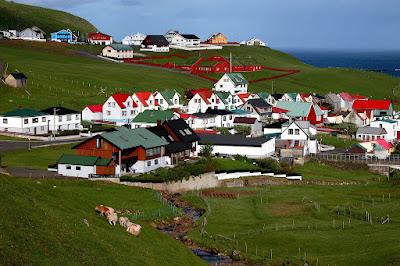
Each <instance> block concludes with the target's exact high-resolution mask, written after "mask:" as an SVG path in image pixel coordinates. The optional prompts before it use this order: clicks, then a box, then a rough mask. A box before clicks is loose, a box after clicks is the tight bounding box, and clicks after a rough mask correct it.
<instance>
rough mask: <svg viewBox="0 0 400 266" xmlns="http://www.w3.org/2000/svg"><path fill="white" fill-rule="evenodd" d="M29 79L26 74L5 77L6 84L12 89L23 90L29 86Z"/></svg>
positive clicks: (12, 74)
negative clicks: (22, 88)
mask: <svg viewBox="0 0 400 266" xmlns="http://www.w3.org/2000/svg"><path fill="white" fill-rule="evenodd" d="M27 81H28V78H27V77H26V76H25V74H24V73H20V72H19V73H11V74H9V75H8V76H6V77H4V82H5V84H7V85H8V86H10V87H13V88H21V87H25V86H26V85H27Z"/></svg>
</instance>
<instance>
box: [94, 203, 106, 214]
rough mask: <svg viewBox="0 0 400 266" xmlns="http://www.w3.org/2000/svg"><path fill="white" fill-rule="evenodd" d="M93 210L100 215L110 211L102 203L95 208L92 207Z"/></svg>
mask: <svg viewBox="0 0 400 266" xmlns="http://www.w3.org/2000/svg"><path fill="white" fill-rule="evenodd" d="M94 210H95V211H96V212H97V213H99V214H100V215H102V216H106V213H107V212H109V211H110V209H109V208H107V207H106V206H104V205H102V204H101V205H97V206H96V208H94Z"/></svg>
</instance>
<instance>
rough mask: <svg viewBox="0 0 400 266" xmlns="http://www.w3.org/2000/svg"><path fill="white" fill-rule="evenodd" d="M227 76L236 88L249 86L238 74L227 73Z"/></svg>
mask: <svg viewBox="0 0 400 266" xmlns="http://www.w3.org/2000/svg"><path fill="white" fill-rule="evenodd" d="M227 75H228V77H229V78H230V79H231V80H232V81H233V83H235V85H236V86H237V85H247V84H249V82H248V81H247V80H246V79H245V78H244V77H243V75H242V74H240V73H227Z"/></svg>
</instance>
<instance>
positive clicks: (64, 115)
mask: <svg viewBox="0 0 400 266" xmlns="http://www.w3.org/2000/svg"><path fill="white" fill-rule="evenodd" d="M41 112H43V113H46V114H48V115H49V116H48V120H47V122H48V127H49V130H50V131H53V132H57V131H66V130H80V129H81V128H82V125H81V113H80V112H78V111H75V110H71V109H68V108H65V107H61V106H54V107H50V108H47V109H44V110H41Z"/></svg>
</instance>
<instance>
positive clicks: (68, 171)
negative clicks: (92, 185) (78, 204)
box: [57, 154, 115, 178]
mask: <svg viewBox="0 0 400 266" xmlns="http://www.w3.org/2000/svg"><path fill="white" fill-rule="evenodd" d="M102 167H103V168H108V167H111V169H112V168H115V166H114V163H113V162H112V160H111V159H104V158H100V157H95V156H79V155H74V154H63V155H62V156H61V157H60V158H59V159H58V161H57V173H58V174H59V175H62V176H68V177H80V178H91V177H92V176H94V175H101V172H102V171H101V168H102ZM114 174H115V170H114ZM111 175H113V174H111Z"/></svg>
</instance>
